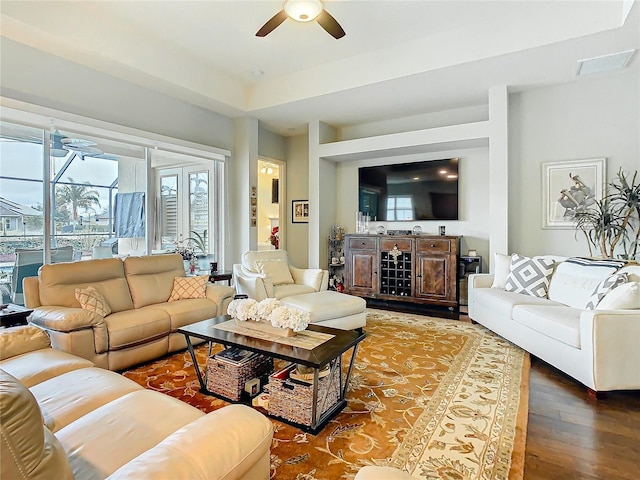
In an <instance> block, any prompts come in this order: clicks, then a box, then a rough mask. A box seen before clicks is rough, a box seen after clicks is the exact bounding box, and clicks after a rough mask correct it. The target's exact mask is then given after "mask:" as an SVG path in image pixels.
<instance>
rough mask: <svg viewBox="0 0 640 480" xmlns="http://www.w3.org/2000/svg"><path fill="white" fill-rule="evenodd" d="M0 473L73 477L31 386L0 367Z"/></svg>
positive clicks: (40, 479)
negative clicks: (27, 386) (0, 459)
mask: <svg viewBox="0 0 640 480" xmlns="http://www.w3.org/2000/svg"><path fill="white" fill-rule="evenodd" d="M0 439H1V440H0V442H1V443H0V445H1V450H0V451H1V453H0V457H1V458H2V462H0V477H1V478H6V479H10V478H22V479H26V478H28V479H30V480H48V479H51V478H55V479H60V480H66V479H68V480H72V479H73V475H72V473H71V468H70V467H69V462H68V461H67V455H66V452H65V451H64V448H63V447H62V445H61V444H60V442H59V441H58V439H57V438H56V437H55V436H54V435H53V434H52V433H51V432H50V431H49V430H48V429H47V428H46V427H44V425H43V424H42V415H41V413H40V408H39V407H38V404H37V403H36V399H35V398H34V397H33V395H32V394H31V392H30V391H29V389H27V388H26V387H25V386H24V385H23V384H22V383H21V382H19V381H18V380H17V379H16V378H14V377H13V376H11V375H9V374H8V373H7V372H5V371H4V370H0Z"/></svg>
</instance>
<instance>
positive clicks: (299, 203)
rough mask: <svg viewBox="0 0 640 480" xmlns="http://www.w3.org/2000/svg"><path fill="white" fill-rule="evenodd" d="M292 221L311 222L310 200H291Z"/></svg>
mask: <svg viewBox="0 0 640 480" xmlns="http://www.w3.org/2000/svg"><path fill="white" fill-rule="evenodd" d="M291 222H292V223H309V200H292V201H291Z"/></svg>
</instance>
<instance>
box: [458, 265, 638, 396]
mask: <svg viewBox="0 0 640 480" xmlns="http://www.w3.org/2000/svg"><path fill="white" fill-rule="evenodd" d="M505 257H506V259H509V258H510V257H507V256H504V255H502V256H499V255H497V256H496V259H495V260H494V261H495V262H496V266H495V270H494V271H495V274H474V275H471V276H470V278H469V317H470V318H471V319H472V320H473V321H475V322H477V323H480V324H482V325H484V326H485V327H487V328H488V329H490V330H492V331H494V332H495V333H497V334H499V335H500V336H502V337H504V338H506V339H507V340H509V341H511V342H513V343H515V344H516V345H518V346H520V347H521V348H523V349H524V350H527V351H528V352H530V353H531V354H533V355H535V356H536V357H538V358H540V359H542V360H544V361H545V362H547V363H549V364H551V365H553V366H554V367H556V368H558V369H559V370H561V371H563V372H565V373H566V374H568V375H570V376H571V377H573V378H575V379H576V380H578V381H580V382H581V383H583V384H584V385H586V386H587V387H588V388H589V389H591V390H592V391H595V392H601V391H610V390H633V389H640V367H639V366H640V283H638V282H640V266H639V265H629V266H624V267H622V268H620V269H618V270H615V268H598V267H597V264H594V265H589V262H586V263H585V264H582V265H581V264H580V262H578V263H573V261H569V259H567V258H563V257H552V256H548V257H543V258H546V259H550V260H554V261H555V263H554V265H553V272H552V275H551V279H550V282H549V286H548V292H547V296H546V297H545V298H539V297H536V296H532V295H527V294H523V293H515V292H512V291H505V281H506V279H507V278H508V275H509V273H510V271H509V261H508V260H505ZM613 272H615V273H626V274H627V276H626V278H627V280H628V281H627V282H626V283H625V284H624V285H623V286H618V287H616V288H615V289H613V290H611V291H610V292H609V293H608V294H606V295H605V296H604V297H603V298H602V299H601V300H600V303H598V304H597V305H596V306H595V308H594V309H587V308H586V306H587V304H588V302H589V299H590V298H591V297H592V294H593V293H594V290H595V289H596V287H597V286H598V285H599V284H601V282H602V281H603V279H604V278H606V277H610V275H611V274H612V273H613ZM492 287H493V288H492Z"/></svg>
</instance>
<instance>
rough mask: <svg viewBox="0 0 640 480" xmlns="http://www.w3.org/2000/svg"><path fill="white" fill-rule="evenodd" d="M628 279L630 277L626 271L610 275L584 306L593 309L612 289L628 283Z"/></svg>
mask: <svg viewBox="0 0 640 480" xmlns="http://www.w3.org/2000/svg"><path fill="white" fill-rule="evenodd" d="M628 281H629V278H628V277H627V274H626V273H614V274H613V275H609V276H608V277H607V278H605V279H604V280H602V281H601V282H600V283H599V284H598V286H597V287H596V289H595V290H594V291H593V293H592V294H591V297H589V301H588V302H587V305H586V306H585V307H584V308H586V309H587V310H593V309H594V308H596V307H597V306H598V304H599V303H600V301H601V300H602V299H603V298H604V297H605V295H607V294H608V293H609V292H610V291H611V290H613V289H614V288H616V287H619V286H620V285H623V284H625V283H627V282H628Z"/></svg>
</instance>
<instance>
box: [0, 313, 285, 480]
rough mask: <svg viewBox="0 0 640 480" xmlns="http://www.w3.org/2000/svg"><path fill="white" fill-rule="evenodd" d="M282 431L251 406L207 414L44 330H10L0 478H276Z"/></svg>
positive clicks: (4, 357)
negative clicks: (274, 451)
mask: <svg viewBox="0 0 640 480" xmlns="http://www.w3.org/2000/svg"><path fill="white" fill-rule="evenodd" d="M272 436H273V426H272V423H271V422H270V421H269V420H268V419H266V418H265V417H264V416H263V415H261V414H260V413H258V412H256V411H254V410H253V409H252V408H250V407H248V406H245V405H229V406H226V407H223V408H220V409H218V410H216V411H214V412H211V413H209V414H204V413H202V412H201V411H199V410H198V409H196V408H194V407H192V406H190V405H187V404H186V403H183V402H181V401H179V400H177V399H175V398H172V397H170V396H168V395H164V394H162V393H159V392H154V391H151V390H147V389H144V388H142V387H141V386H139V385H138V384H136V383H135V382H133V381H131V380H129V379H127V378H125V377H123V376H121V375H119V374H117V373H115V372H111V371H109V370H105V369H102V368H96V367H95V366H94V365H93V364H92V363H91V362H90V361H88V360H86V359H83V358H80V357H76V356H74V355H70V354H68V353H65V352H61V351H58V350H54V349H52V348H51V345H50V341H49V337H48V336H47V334H46V333H45V332H44V331H43V330H42V329H40V328H38V327H34V326H30V325H29V326H20V327H13V328H9V329H4V330H0V458H1V459H2V460H1V461H0V478H3V479H7V480H9V479H17V478H20V479H29V480H49V479H56V480H72V479H74V478H75V479H85V480H89V479H95V480H98V479H105V478H108V479H111V480H116V479H133V478H135V479H137V480H145V479H160V478H167V479H169V478H171V479H187V478H189V479H201V480H205V479H206V480H216V479H224V480H231V479H246V480H261V479H262V480H267V479H268V478H269V449H270V446H271V440H272Z"/></svg>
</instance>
